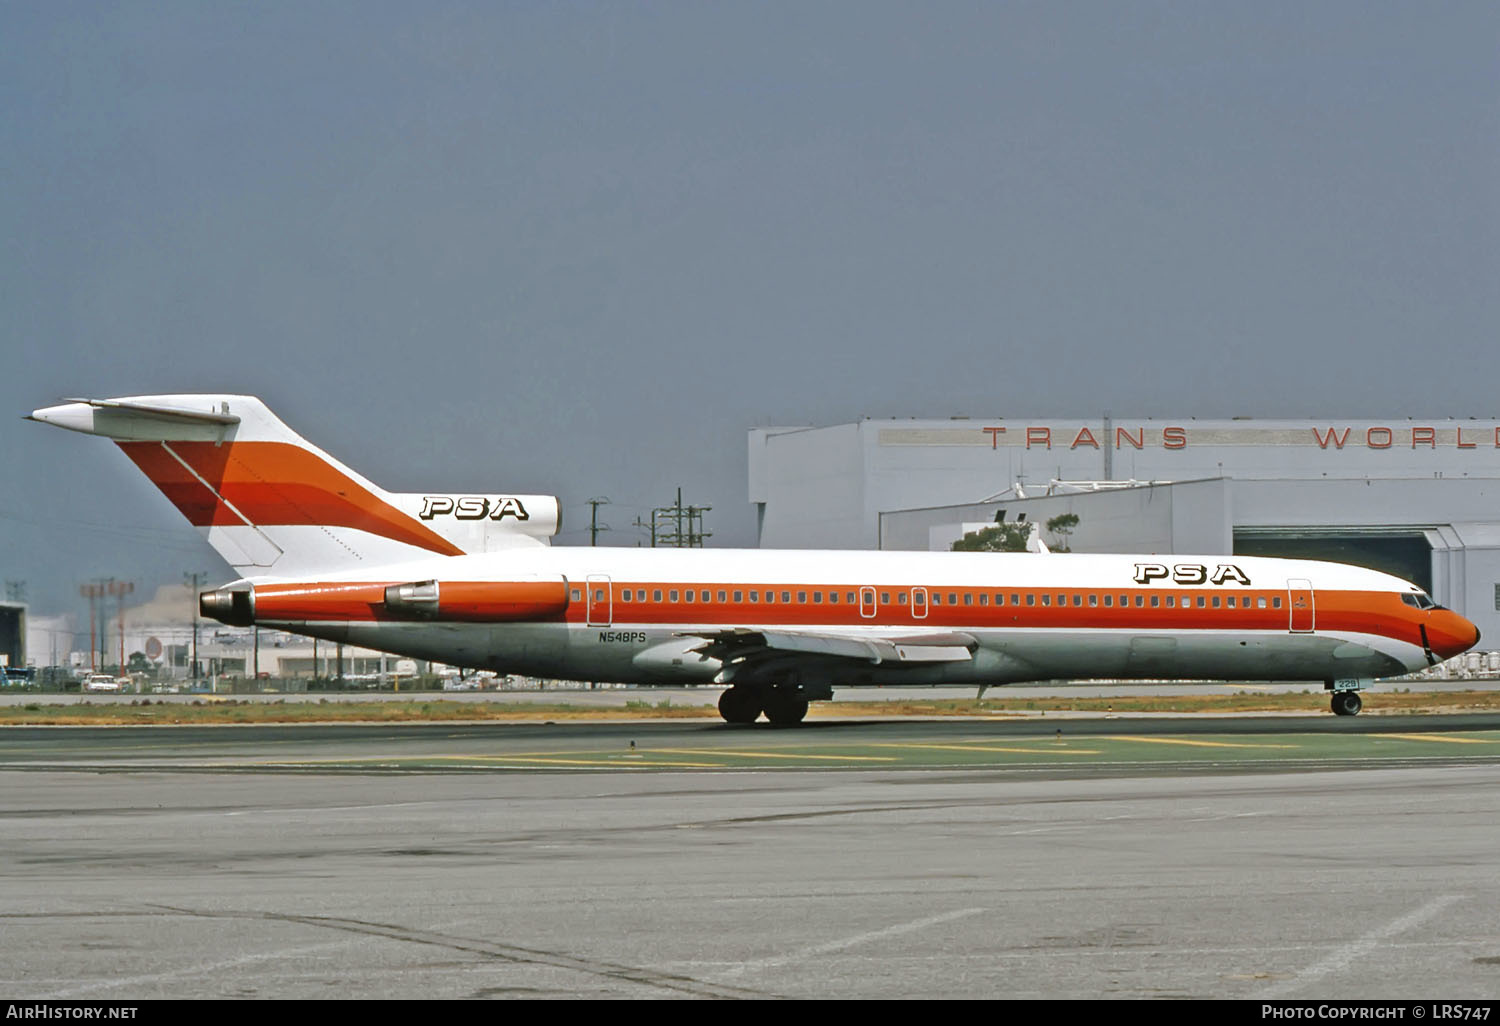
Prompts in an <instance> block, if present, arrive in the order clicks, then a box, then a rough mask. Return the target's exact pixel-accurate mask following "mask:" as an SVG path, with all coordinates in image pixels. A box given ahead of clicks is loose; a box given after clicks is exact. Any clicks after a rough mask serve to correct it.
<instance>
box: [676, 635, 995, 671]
mask: <svg viewBox="0 0 1500 1026" xmlns="http://www.w3.org/2000/svg"><path fill="white" fill-rule="evenodd" d="M694 636H695V637H701V638H704V639H706V641H705V643H704V644H703V645H701V646H699V647H698V651H701V652H703V653H704V654H705V655H709V656H713V657H715V658H719V659H722V660H725V661H726V662H727V661H728V660H731V659H736V658H739V659H747V658H751V657H753V656H755V655H756V654H757V653H769V652H773V651H775V652H799V653H803V654H805V655H816V656H829V657H832V658H836V659H856V660H860V661H862V662H867V663H871V664H874V665H877V666H878V665H880V664H882V663H947V662H964V661H966V660H970V659H972V658H974V649H975V647H976V646H977V645H978V642H976V641H975V639H974V638H973V637H971V636H970V635H968V634H961V633H957V632H944V633H941V634H936V633H935V634H917V635H909V634H904V635H897V636H891V635H882V634H873V633H863V632H859V633H856V632H853V631H850V632H848V633H844V632H838V631H799V630H788V629H786V628H780V629H775V630H754V629H751V628H745V627H738V628H735V629H734V630H729V631H715V632H712V633H704V634H698V635H694Z"/></svg>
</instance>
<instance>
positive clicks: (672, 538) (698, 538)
mask: <svg viewBox="0 0 1500 1026" xmlns="http://www.w3.org/2000/svg"><path fill="white" fill-rule="evenodd" d="M711 509H713V507H712V506H684V505H683V504H682V489H681V488H679V489H677V501H676V502H675V503H674V504H672V505H671V506H658V507H657V508H656V509H653V510H652V511H651V547H652V548H656V546H657V545H658V544H660V545H662V546H667V547H671V548H678V549H701V548H702V547H703V540H704V539H705V538H711V537H713V536H712V535H711V534H710V533H709V532H707V531H704V530H703V514H705V513H707V512H708V511H709V510H711ZM658 516H660V518H661V520H662V521H665V522H670V523H671V524H672V525H673V529H672V530H671V531H670V532H668V531H663V530H660V529H659V528H658V526H657V518H658ZM684 521H685V522H686V526H684Z"/></svg>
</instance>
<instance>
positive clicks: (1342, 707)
mask: <svg viewBox="0 0 1500 1026" xmlns="http://www.w3.org/2000/svg"><path fill="white" fill-rule="evenodd" d="M1373 683H1375V682H1374V681H1373V680H1364V679H1361V678H1349V679H1347V680H1325V681H1324V682H1323V689H1324V690H1325V691H1332V692H1333V697H1332V698H1330V699H1329V700H1328V707H1329V708H1330V709H1332V710H1333V714H1334V715H1335V716H1358V715H1359V710H1360V709H1362V708H1363V707H1364V703H1363V702H1361V701H1360V699H1359V692H1360V689H1361V688H1365V687H1369V686H1370V685H1371V684H1373Z"/></svg>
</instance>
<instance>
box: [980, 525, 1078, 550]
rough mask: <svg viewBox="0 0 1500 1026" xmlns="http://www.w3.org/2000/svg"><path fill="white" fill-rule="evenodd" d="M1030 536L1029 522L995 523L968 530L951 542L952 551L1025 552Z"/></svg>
mask: <svg viewBox="0 0 1500 1026" xmlns="http://www.w3.org/2000/svg"><path fill="white" fill-rule="evenodd" d="M1075 519H1076V518H1075ZM1030 537H1031V525H1030V524H1027V523H1019V524H996V525H995V526H994V527H985V528H982V529H980V530H978V531H970V532H969V533H968V534H966V535H964V536H963V537H962V538H960V539H958V541H956V542H954V543H953V545H952V551H954V552H1025V551H1026V540H1027V539H1028V538H1030Z"/></svg>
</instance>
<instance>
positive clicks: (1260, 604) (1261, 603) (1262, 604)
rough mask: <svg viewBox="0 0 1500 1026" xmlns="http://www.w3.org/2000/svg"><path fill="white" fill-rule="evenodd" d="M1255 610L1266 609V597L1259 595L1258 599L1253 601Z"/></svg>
mask: <svg viewBox="0 0 1500 1026" xmlns="http://www.w3.org/2000/svg"><path fill="white" fill-rule="evenodd" d="M1255 608H1256V609H1264V608H1266V597H1265V596H1264V595H1261V596H1260V597H1259V598H1257V599H1256V600H1255Z"/></svg>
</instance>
